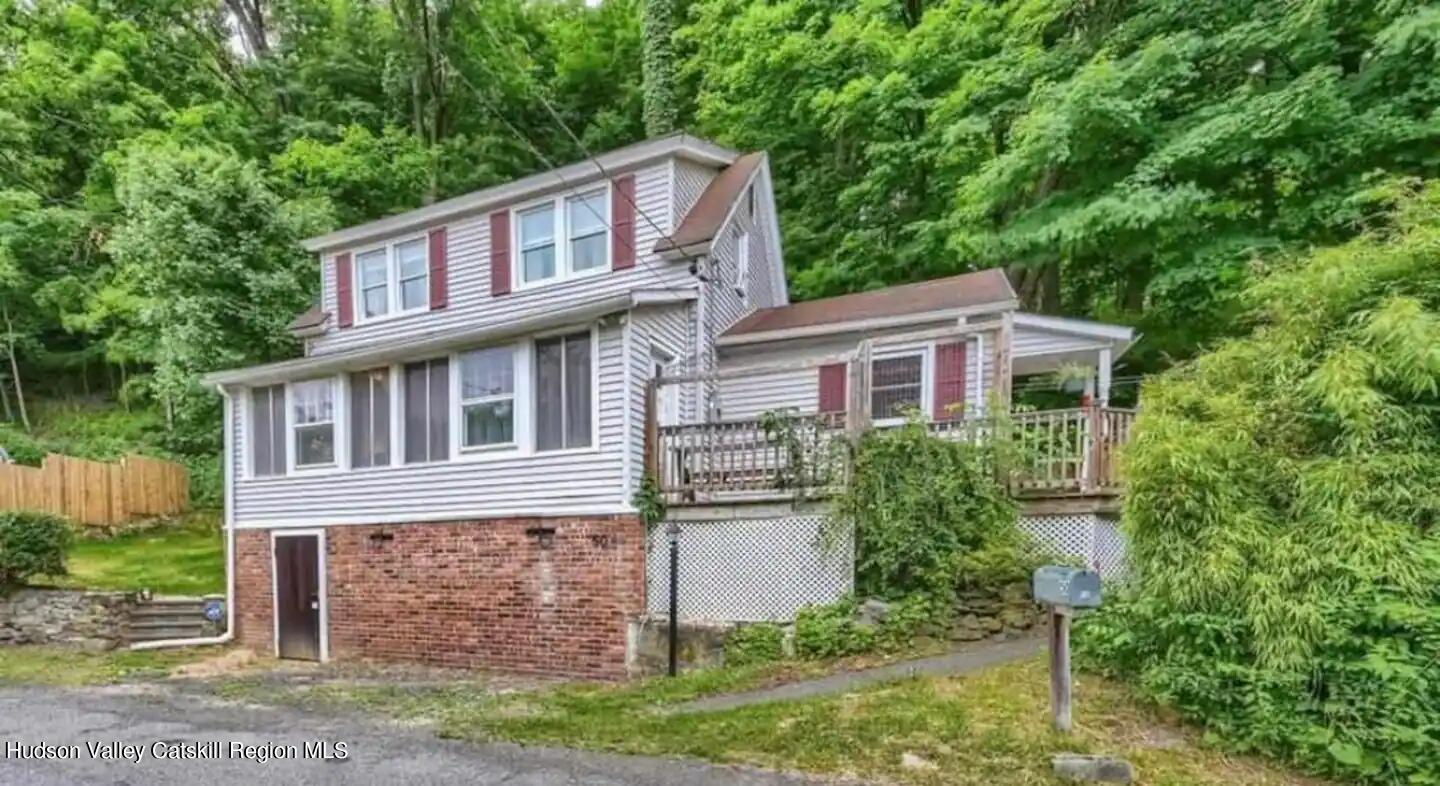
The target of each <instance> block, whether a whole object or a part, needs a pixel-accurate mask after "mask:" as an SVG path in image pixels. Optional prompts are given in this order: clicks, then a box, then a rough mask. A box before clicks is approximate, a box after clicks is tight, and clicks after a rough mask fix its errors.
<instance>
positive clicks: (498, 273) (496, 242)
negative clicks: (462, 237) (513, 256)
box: [490, 210, 510, 296]
mask: <svg viewBox="0 0 1440 786" xmlns="http://www.w3.org/2000/svg"><path fill="white" fill-rule="evenodd" d="M490 294H491V295H496V296H498V295H508V294H510V211H509V210H497V211H495V212H494V213H491V214H490Z"/></svg>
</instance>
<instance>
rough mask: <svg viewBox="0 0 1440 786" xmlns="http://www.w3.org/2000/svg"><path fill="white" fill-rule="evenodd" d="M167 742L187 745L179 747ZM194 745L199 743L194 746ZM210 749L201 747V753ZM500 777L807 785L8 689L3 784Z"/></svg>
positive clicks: (247, 785) (231, 711)
mask: <svg viewBox="0 0 1440 786" xmlns="http://www.w3.org/2000/svg"><path fill="white" fill-rule="evenodd" d="M307 741H309V742H314V741H329V742H332V743H335V742H343V743H345V745H346V748H347V752H348V756H347V757H346V758H344V759H338V758H332V759H330V760H326V759H323V758H309V759H307V758H303V757H302V758H300V759H293V760H292V759H279V758H276V759H272V760H271V761H268V762H265V763H261V762H259V761H256V760H253V759H247V758H236V757H233V756H232V755H231V753H232V746H233V745H235V744H239V745H245V746H264V745H267V744H270V745H278V746H291V745H293V746H296V748H297V750H299V751H300V752H302V753H303V751H304V746H305V743H306V742H307ZM157 742H158V743H160V747H161V748H162V749H181V750H183V748H180V747H178V746H184V745H185V744H191V745H192V746H193V745H195V744H197V743H206V742H219V743H220V744H221V745H220V749H221V756H222V758H218V759H212V760H204V759H193V758H192V759H188V760H184V759H182V760H178V761H176V760H157V759H156V758H154V755H153V748H154V745H155V743H157ZM14 743H22V744H24V745H27V746H28V745H36V744H43V745H50V746H70V745H75V746H79V752H78V753H79V755H78V758H73V759H53V758H52V759H48V760H39V761H37V760H27V759H24V758H16V757H15V755H14V753H15V751H13V750H11V748H12V745H13V744H14ZM87 743H119V744H121V745H134V746H141V747H142V748H144V755H143V757H142V758H141V759H140V761H139V762H138V763H137V762H134V761H127V760H121V761H109V760H105V759H97V758H93V757H92V755H91V752H90V751H89V750H88V749H87ZM168 746H177V747H175V748H169V747H168ZM192 749H193V748H192ZM202 750H203V749H202ZM340 783H344V784H356V785H357V786H367V785H368V784H376V785H377V786H378V785H379V784H384V786H391V784H451V783H454V784H466V785H467V786H472V785H474V784H499V783H505V784H507V786H552V784H555V785H558V784H576V785H577V786H578V785H579V784H584V786H620V784H627V785H632V784H633V785H634V786H651V785H652V784H654V786H660V785H661V784H666V785H668V784H695V785H696V786H722V784H723V785H724V786H732V785H733V786H798V785H799V784H814V783H816V781H810V780H806V779H802V778H798V777H792V776H786V775H780V774H776V773H768V772H760V771H752V770H742V769H732V768H725V767H713V766H708V765H704V764H699V763H694V762H686V761H674V760H668V759H650V758H639V757H626V756H609V755H603V754H595V753H582V752H577V751H569V750H552V749H538V748H522V747H519V746H515V745H501V744H489V745H472V744H468V743H462V742H452V741H446V740H441V739H438V738H437V737H435V736H434V734H433V733H432V732H431V731H429V730H426V729H421V728H406V727H403V726H397V725H393V724H389V723H384V722H381V721H374V720H369V719H364V718H356V717H349V718H335V717H331V716H320V715H312V714H307V713H303V712H300V711H298V710H291V709H275V708H254V707H242V706H236V705H228V704H219V703H216V702H214V701H210V700H206V699H202V698H198V697H192V696H183V695H175V694H172V693H169V692H157V693H152V694H133V693H131V694H121V693H115V692H107V691H98V690H85V691H64V690H57V689H50V688H3V689H0V784H5V786H62V785H63V786H79V785H82V784H83V785H85V786H89V785H91V784H96V785H98V784H104V786H149V785H150V784H156V785H157V786H164V785H165V784H184V786H197V785H198V786H229V785H230V784H237V785H239V784H243V786H252V785H253V784H261V785H262V786H289V785H290V784H340Z"/></svg>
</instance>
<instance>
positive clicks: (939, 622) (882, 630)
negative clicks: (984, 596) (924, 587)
mask: <svg viewBox="0 0 1440 786" xmlns="http://www.w3.org/2000/svg"><path fill="white" fill-rule="evenodd" d="M951 608H952V607H951V605H950V604H948V603H944V602H942V601H937V600H935V599H934V598H932V597H930V596H929V595H911V596H909V597H906V598H901V599H900V600H898V601H896V602H894V603H891V604H890V613H888V614H886V615H885V619H883V620H881V621H880V624H879V625H878V626H876V628H875V648H876V649H878V650H880V651H883V652H896V651H899V650H905V649H909V648H910V647H912V646H914V644H915V639H917V638H919V637H920V636H921V635H923V634H925V633H927V632H939V630H940V629H942V628H946V627H949V624H950V619H949V615H950V612H951Z"/></svg>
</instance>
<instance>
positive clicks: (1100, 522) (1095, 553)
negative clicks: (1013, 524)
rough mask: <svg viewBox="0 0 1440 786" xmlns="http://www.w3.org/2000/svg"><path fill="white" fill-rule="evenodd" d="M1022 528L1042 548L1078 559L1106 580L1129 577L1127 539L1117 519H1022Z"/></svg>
mask: <svg viewBox="0 0 1440 786" xmlns="http://www.w3.org/2000/svg"><path fill="white" fill-rule="evenodd" d="M1020 529H1021V530H1022V531H1024V532H1026V533H1028V534H1029V535H1030V536H1031V537H1032V538H1034V539H1035V542H1036V543H1038V544H1039V545H1041V546H1043V547H1045V548H1047V549H1050V550H1052V551H1054V552H1056V553H1058V554H1059V555H1060V556H1063V557H1075V558H1078V559H1081V560H1083V561H1084V562H1085V565H1086V567H1089V568H1090V569H1091V570H1093V571H1095V572H1097V573H1099V574H1100V577H1101V578H1104V579H1121V578H1124V575H1125V565H1126V563H1125V536H1124V535H1121V534H1120V529H1119V527H1117V526H1116V521H1115V519H1113V518H1111V517H1110V516H1106V515H1101V514H1097V513H1069V514H1057V515H1044V516H1021V517H1020Z"/></svg>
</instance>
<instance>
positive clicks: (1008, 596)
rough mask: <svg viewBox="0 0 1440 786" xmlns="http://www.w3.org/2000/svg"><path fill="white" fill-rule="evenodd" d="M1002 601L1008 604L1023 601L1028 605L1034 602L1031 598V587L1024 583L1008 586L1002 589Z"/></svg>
mask: <svg viewBox="0 0 1440 786" xmlns="http://www.w3.org/2000/svg"><path fill="white" fill-rule="evenodd" d="M1000 599H1001V600H1003V601H1005V602H1006V603H1013V602H1015V601H1022V600H1023V601H1026V602H1027V603H1028V602H1032V600H1031V596H1030V585H1029V584H1027V583H1026V582H1023V581H1020V582H1016V583H1014V584H1006V585H1005V586H1003V587H1001V588H1000Z"/></svg>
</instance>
